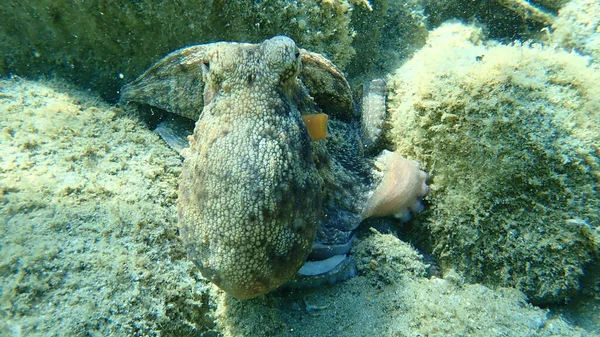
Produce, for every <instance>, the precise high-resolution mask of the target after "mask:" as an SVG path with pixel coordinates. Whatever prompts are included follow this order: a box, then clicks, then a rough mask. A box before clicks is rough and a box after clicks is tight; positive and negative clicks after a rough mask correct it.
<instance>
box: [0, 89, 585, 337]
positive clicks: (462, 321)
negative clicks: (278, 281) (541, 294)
mask: <svg viewBox="0 0 600 337" xmlns="http://www.w3.org/2000/svg"><path fill="white" fill-rule="evenodd" d="M0 109H1V110H2V111H3V114H2V115H0V123H1V125H2V127H3V128H2V131H1V132H0V144H1V146H0V158H1V161H0V168H1V170H0V205H1V207H0V256H1V259H0V281H1V282H0V317H2V320H0V335H6V336H63V335H71V336H72V335H76V336H82V335H90V336H203V337H215V336H221V335H222V336H244V335H245V336H289V335H290V334H293V335H294V336H322V335H332V336H333V335H335V336H367V335H378V336H419V335H420V336H423V335H426V334H428V335H430V336H447V335H470V336H482V337H483V336H486V337H487V336H506V335H510V336H584V335H585V336H590V335H591V334H590V332H588V331H584V330H582V329H580V328H577V327H574V326H572V325H569V324H568V323H566V322H565V321H564V320H562V319H561V318H552V317H550V316H549V314H548V311H547V310H542V309H539V308H536V307H533V306H531V305H529V304H527V303H526V302H525V297H524V295H523V294H522V293H521V292H519V291H517V290H511V289H504V288H499V289H495V290H492V289H490V288H488V287H486V286H483V285H477V284H468V283H465V282H464V280H462V279H461V278H460V277H459V276H458V275H457V274H456V273H452V272H447V273H446V275H445V277H444V278H443V279H440V278H436V277H431V278H427V277H425V275H426V268H427V266H426V265H425V264H424V263H423V262H422V258H421V256H420V254H419V253H418V252H417V251H416V250H415V249H414V248H413V247H412V246H411V245H409V244H407V243H405V242H402V241H400V240H399V239H398V238H397V237H395V236H393V235H391V234H381V233H378V232H376V231H371V232H367V233H364V234H362V235H361V236H360V238H359V241H358V244H357V245H356V246H355V248H354V255H355V257H356V259H357V266H358V269H359V270H358V271H359V276H357V277H355V278H354V279H351V280H350V281H348V282H345V283H343V284H340V285H337V286H333V287H327V286H323V287H320V288H317V289H311V290H293V291H290V290H281V291H276V292H273V293H269V294H267V295H265V296H261V297H258V298H256V299H253V300H245V301H240V300H236V299H234V298H232V297H230V296H229V295H227V294H225V293H224V292H222V291H220V290H218V289H217V288H216V287H215V286H213V285H210V284H209V283H208V281H206V280H203V279H201V278H200V276H199V275H200V274H199V272H198V270H197V269H196V268H195V267H194V265H193V263H192V262H191V261H189V260H187V259H186V258H185V252H184V248H183V245H182V243H181V241H180V240H179V238H178V236H177V233H176V226H177V225H176V216H175V213H176V211H175V205H174V201H175V199H176V193H177V192H176V190H177V180H178V176H179V175H180V172H181V159H180V158H179V157H178V155H177V154H176V153H174V152H173V151H172V150H170V149H169V148H168V147H167V146H166V145H164V144H163V143H162V142H161V141H159V139H158V137H157V136H156V135H154V134H152V133H151V132H150V131H148V130H147V129H146V128H145V126H144V125H142V124H140V123H139V122H138V121H137V118H136V117H135V116H134V115H132V114H131V112H129V111H128V110H124V109H123V108H120V107H115V106H109V105H107V104H106V103H103V102H102V101H101V100H99V99H98V98H96V97H94V96H91V95H89V94H87V93H84V92H81V91H77V90H74V89H72V88H69V87H67V86H66V85H65V84H63V83H60V82H56V81H51V82H49V81H41V82H33V81H26V80H22V79H10V80H2V81H0Z"/></svg>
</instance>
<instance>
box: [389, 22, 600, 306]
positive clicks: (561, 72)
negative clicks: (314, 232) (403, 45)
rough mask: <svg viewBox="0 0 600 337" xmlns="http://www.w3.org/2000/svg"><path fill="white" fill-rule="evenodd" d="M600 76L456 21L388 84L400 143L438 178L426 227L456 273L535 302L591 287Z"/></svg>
mask: <svg viewBox="0 0 600 337" xmlns="http://www.w3.org/2000/svg"><path fill="white" fill-rule="evenodd" d="M599 83H600V71H599V70H598V69H597V68H595V67H594V66H590V64H589V60H588V59H587V58H585V57H582V56H580V55H578V54H575V53H568V52H565V51H562V50H557V49H554V48H549V47H543V46H541V45H538V44H525V43H514V44H510V45H503V44H498V43H495V42H493V41H484V40H483V36H482V33H481V31H480V30H479V29H478V28H476V27H473V26H464V25H462V24H458V23H449V24H445V25H442V26H441V27H440V28H438V29H436V30H435V31H433V32H431V33H430V35H429V39H428V42H427V46H426V47H425V48H423V49H422V50H420V51H419V52H418V53H417V54H416V55H415V56H414V57H413V59H412V60H411V61H409V62H407V63H406V64H405V65H404V66H402V67H401V68H399V69H398V70H397V71H396V72H395V73H394V74H393V75H391V76H390V77H389V81H388V87H389V89H390V94H389V103H388V107H389V113H390V116H389V121H388V127H389V132H390V141H391V142H392V143H393V144H394V145H395V148H396V151H397V152H399V153H400V154H402V155H406V156H408V157H411V158H416V159H417V160H419V161H421V162H422V163H423V164H424V165H425V168H426V169H427V170H430V172H431V174H432V176H433V177H434V178H433V179H434V184H433V186H432V188H433V190H434V193H432V195H431V200H430V210H429V212H428V214H427V216H425V217H424V218H423V220H422V222H421V223H420V224H418V225H416V226H422V228H421V230H423V231H424V232H421V231H419V234H420V235H424V236H425V237H426V239H425V240H426V241H429V244H430V246H431V249H432V252H433V253H434V255H435V256H436V257H437V258H438V259H439V262H440V263H441V264H442V265H443V266H444V267H446V268H450V267H451V268H456V269H457V270H459V271H460V272H461V273H464V274H465V275H466V276H467V278H468V279H469V280H470V281H472V282H483V283H485V284H490V285H502V286H514V287H517V288H518V289H520V290H522V291H523V292H524V293H525V294H526V295H527V296H528V297H529V298H530V300H531V301H533V302H534V303H547V302H561V301H565V300H568V299H569V297H570V296H572V295H573V294H575V293H576V292H577V291H579V290H580V280H581V277H582V276H583V275H584V274H585V272H586V265H588V263H590V262H591V261H593V260H596V259H598V247H599V246H598V245H599V241H598V233H597V232H595V230H597V227H598V226H599V225H600V223H599V221H600V214H599V212H598V209H600V195H599V194H598V190H599V188H600V158H599V149H598V144H599V142H600V123H599V122H600V99H599V97H600V85H599Z"/></svg>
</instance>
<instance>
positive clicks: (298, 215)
mask: <svg viewBox="0 0 600 337" xmlns="http://www.w3.org/2000/svg"><path fill="white" fill-rule="evenodd" d="M207 61H208V71H207V72H206V74H205V75H206V76H205V83H206V86H207V88H209V90H210V91H205V95H204V96H205V97H204V99H205V101H209V102H208V104H207V105H206V106H205V108H204V110H203V112H202V115H201V117H200V119H199V120H198V122H197V124H196V128H195V131H194V135H193V137H192V138H191V139H190V148H189V150H188V152H187V155H186V159H185V162H184V166H183V172H182V179H181V184H180V199H179V208H178V211H179V221H180V228H181V235H182V237H183V240H184V243H185V246H186V248H187V251H188V255H189V256H190V258H191V259H192V260H194V262H195V263H196V264H197V265H198V266H199V267H200V269H201V271H202V274H203V275H204V276H205V277H207V278H208V279H210V280H211V281H212V282H214V283H215V284H217V285H218V286H219V287H220V288H222V289H224V290H225V291H227V292H228V293H229V294H231V295H233V296H235V297H238V298H249V297H254V296H257V295H260V294H263V293H266V292H268V291H270V290H272V289H274V288H276V287H278V286H280V285H281V284H282V283H284V282H285V281H287V280H289V279H290V278H292V277H293V276H294V274H295V273H296V271H297V270H298V269H299V268H300V266H301V265H302V263H303V262H304V260H305V259H306V257H307V255H308V253H309V252H310V250H311V246H312V242H313V239H314V236H315V232H316V228H317V225H318V217H319V216H320V215H321V214H320V213H321V210H320V200H321V198H322V197H321V195H320V194H321V185H322V179H321V178H320V177H319V174H318V172H317V170H316V168H315V165H314V163H313V158H312V150H311V143H310V138H309V136H308V133H307V131H306V128H305V127H304V125H303V124H302V119H301V117H300V116H301V114H300V112H299V111H298V109H297V107H296V105H295V103H294V100H293V99H292V97H294V95H297V94H298V93H299V92H302V90H301V88H299V87H298V86H299V83H298V82H297V80H296V77H297V75H298V73H299V71H300V58H299V50H298V48H297V47H296V45H295V43H294V42H293V41H292V40H290V39H289V38H284V37H276V38H273V39H271V40H267V41H265V42H264V43H262V44H259V45H239V44H230V45H228V46H226V47H223V48H219V49H218V50H215V51H214V52H211V53H209V54H208V55H207ZM210 96H213V97H210Z"/></svg>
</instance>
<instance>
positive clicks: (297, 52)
mask: <svg viewBox="0 0 600 337" xmlns="http://www.w3.org/2000/svg"><path fill="white" fill-rule="evenodd" d="M294 56H295V57H296V58H299V57H300V51H299V50H298V49H296V54H294Z"/></svg>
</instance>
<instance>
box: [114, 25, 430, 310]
mask: <svg viewBox="0 0 600 337" xmlns="http://www.w3.org/2000/svg"><path fill="white" fill-rule="evenodd" d="M384 90H385V82H383V81H382V80H375V81H373V82H370V83H367V84H366V85H365V87H364V90H363V95H362V100H361V104H360V106H361V108H356V107H355V105H358V104H355V103H354V100H353V97H352V91H351V89H350V86H349V85H348V82H347V81H346V79H345V78H344V76H343V75H342V73H341V72H340V71H339V70H338V69H337V68H336V66H335V65H334V64H333V63H332V62H330V61H329V60H328V59H327V58H325V57H324V56H323V55H321V54H318V53H313V52H309V51H307V50H304V49H301V48H299V47H298V46H296V43H295V42H294V41H293V40H292V39H290V38H288V37H285V36H276V37H273V38H271V39H268V40H265V41H264V42H262V43H258V44H250V43H235V42H216V43H209V44H202V45H196V46H191V47H186V48H183V49H179V50H176V51H174V52H172V53H170V54H169V55H167V56H166V57H164V58H163V59H161V60H159V61H158V62H157V63H155V64H154V65H153V66H151V67H150V68H149V69H148V70H147V71H146V72H144V73H143V74H142V75H141V76H140V77H139V78H137V79H136V80H134V81H133V82H131V83H129V84H127V85H126V86H124V87H123V88H122V90H121V101H123V102H135V103H138V104H143V105H149V106H153V107H158V108H160V109H163V110H166V111H168V112H171V113H173V114H175V115H177V116H180V117H182V118H186V119H189V120H193V121H195V125H194V127H193V131H191V130H190V131H188V132H187V134H188V135H187V141H184V142H181V141H179V143H178V142H177V141H176V140H173V139H177V138H181V136H179V137H177V136H176V137H174V138H173V137H172V135H173V134H177V132H164V130H171V131H173V130H175V129H176V128H168V127H167V128H166V129H165V127H162V130H163V132H164V134H163V136H164V138H165V140H167V141H168V142H169V139H171V142H170V143H172V144H173V147H174V148H179V149H181V155H182V156H183V157H184V161H183V168H182V173H181V178H180V184H179V198H178V202H177V212H178V228H179V231H180V235H181V239H182V242H183V245H184V246H185V250H186V252H187V255H188V257H189V259H191V260H192V261H193V262H194V263H195V264H196V265H197V267H198V268H199V270H200V272H201V273H202V275H203V276H204V277H205V278H206V279H208V280H210V281H211V282H213V283H214V284H215V285H217V286H218V287H219V288H221V289H223V290H224V291H225V292H227V293H228V294H230V295H232V296H234V297H237V298H240V299H246V298H252V297H256V296H259V295H261V294H265V293H268V292H270V291H272V290H274V289H277V288H279V287H281V286H282V285H284V284H289V283H290V282H291V283H294V282H297V283H300V284H301V283H303V282H304V283H305V282H306V280H309V281H308V282H309V283H311V282H312V284H314V282H317V283H318V282H321V283H323V282H332V279H345V278H348V277H350V276H352V275H354V274H355V273H356V268H355V267H354V260H353V259H352V256H351V253H350V249H351V247H352V241H353V238H354V236H355V233H354V232H355V230H356V228H357V227H358V226H359V224H360V223H361V222H362V221H363V220H365V219H367V218H372V217H397V218H407V217H408V216H409V215H410V214H411V213H415V212H419V211H421V210H422V208H423V205H422V203H421V199H422V198H423V197H424V196H425V195H427V193H428V192H429V187H428V186H427V179H428V175H427V174H426V173H425V172H424V171H422V170H421V169H420V167H419V164H418V163H417V162H415V161H411V160H408V159H405V158H403V157H401V156H400V155H398V154H396V153H394V152H391V151H387V150H384V149H381V148H380V147H381V142H380V141H379V140H380V139H381V132H382V131H381V130H382V123H383V119H384V116H385V92H384ZM357 111H360V113H362V118H361V116H360V113H357ZM159 129H161V124H159V127H157V132H159ZM192 132H193V133H192ZM159 133H160V132H159ZM190 133H192V134H191V135H189V134H190ZM184 135H185V132H184ZM183 139H185V138H183ZM187 142H189V146H188V144H187ZM177 143H178V144H179V145H177ZM380 151H381V153H380V154H379V155H376V154H377V153H376V152H380ZM324 275H325V277H324ZM313 279H315V280H317V281H314V282H313V281H310V280H313Z"/></svg>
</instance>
